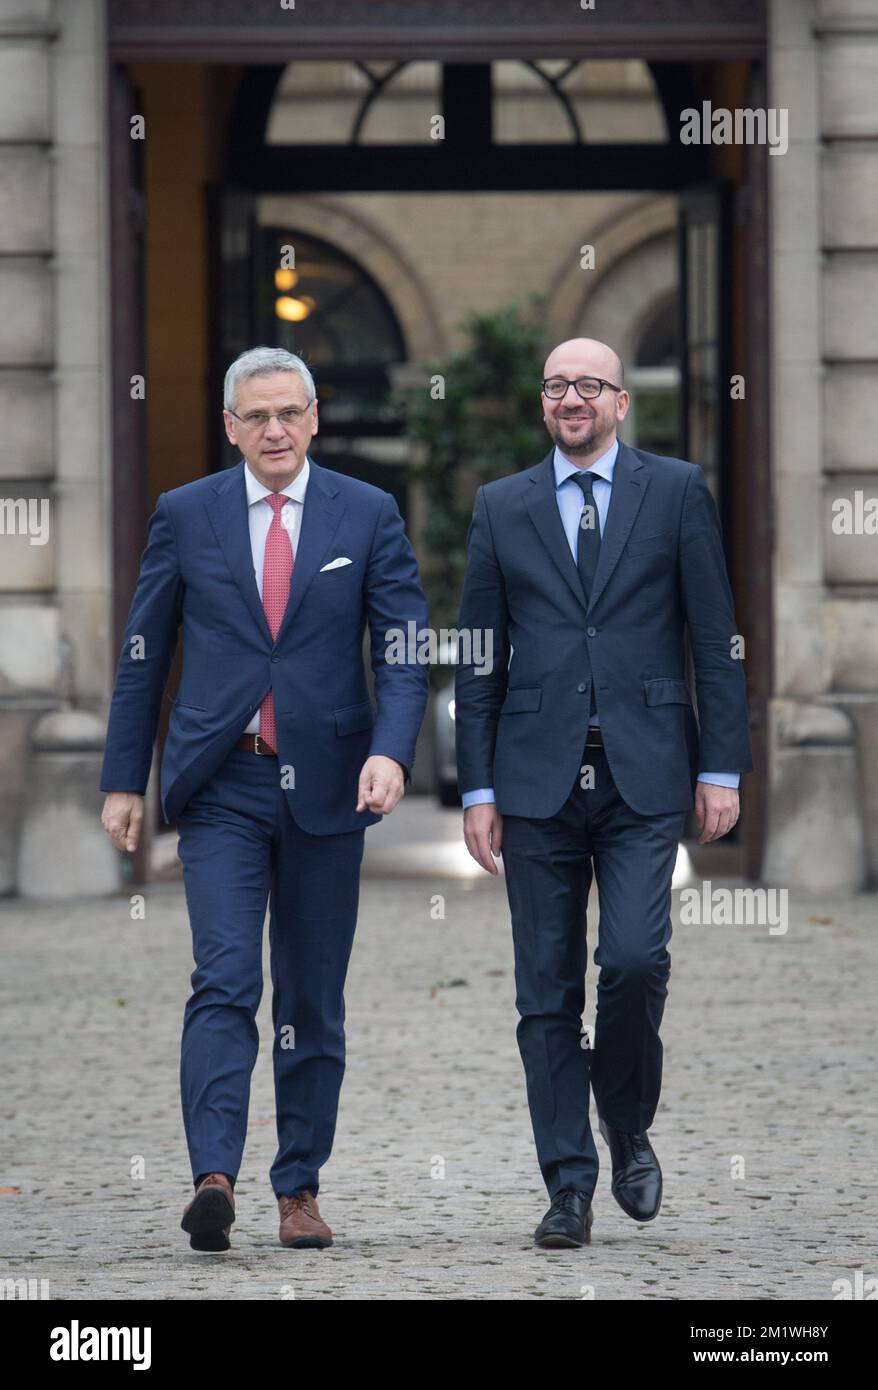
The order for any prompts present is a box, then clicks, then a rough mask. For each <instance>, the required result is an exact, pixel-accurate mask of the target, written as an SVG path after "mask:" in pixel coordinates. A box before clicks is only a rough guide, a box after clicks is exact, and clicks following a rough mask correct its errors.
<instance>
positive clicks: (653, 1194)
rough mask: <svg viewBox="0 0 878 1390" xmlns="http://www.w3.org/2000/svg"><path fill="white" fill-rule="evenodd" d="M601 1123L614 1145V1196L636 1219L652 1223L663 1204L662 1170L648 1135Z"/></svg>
mask: <svg viewBox="0 0 878 1390" xmlns="http://www.w3.org/2000/svg"><path fill="white" fill-rule="evenodd" d="M598 1124H599V1126H600V1131H601V1134H602V1135H603V1136H604V1138H605V1139H606V1141H607V1143H608V1144H609V1146H610V1158H611V1159H612V1161H613V1182H612V1191H613V1196H614V1197H615V1199H616V1201H617V1202H618V1203H619V1206H620V1207H621V1208H622V1210H623V1211H624V1213H625V1215H626V1216H630V1217H631V1218H632V1220H634V1221H652V1219H653V1217H655V1216H658V1213H659V1207H660V1206H661V1204H662V1170H661V1168H660V1167H659V1161H658V1159H657V1158H656V1156H655V1154H654V1152H653V1148H652V1145H651V1144H650V1142H649V1139H648V1137H647V1135H646V1132H645V1131H644V1133H643V1134H627V1133H626V1132H625V1130H623V1129H613V1127H612V1125H608V1124H607V1122H606V1120H602V1119H601V1118H600V1116H599V1117H598Z"/></svg>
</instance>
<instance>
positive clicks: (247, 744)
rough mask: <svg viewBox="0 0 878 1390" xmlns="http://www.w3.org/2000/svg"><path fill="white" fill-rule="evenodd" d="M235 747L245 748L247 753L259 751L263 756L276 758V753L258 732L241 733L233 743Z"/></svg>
mask: <svg viewBox="0 0 878 1390" xmlns="http://www.w3.org/2000/svg"><path fill="white" fill-rule="evenodd" d="M235 747H236V748H246V750H247V752H248V753H259V754H261V755H262V756H263V757H266V756H267V757H270V758H276V757H277V753H276V752H275V751H274V749H273V748H272V747H271V745H270V744H268V743H266V742H265V739H264V738H262V737H261V735H260V734H242V735H241V737H240V738H239V739H238V742H237V743H236V744H235Z"/></svg>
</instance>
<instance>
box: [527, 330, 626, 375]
mask: <svg viewBox="0 0 878 1390" xmlns="http://www.w3.org/2000/svg"><path fill="white" fill-rule="evenodd" d="M543 376H544V377H549V376H566V377H567V378H568V379H569V380H571V381H575V380H576V379H577V378H578V377H581V376H599V377H602V378H603V380H604V381H611V382H612V383H613V385H614V386H624V385H625V368H624V367H623V366H622V359H621V357H620V356H619V354H618V352H616V351H615V350H614V349H613V348H611V347H610V346H609V344H608V343H602V342H600V341H599V340H598V339H597V338H568V339H567V341H566V343H559V344H558V346H557V347H556V348H553V349H552V351H551V352H550V353H549V355H548V357H547V358H546V365H545V366H544V368H543Z"/></svg>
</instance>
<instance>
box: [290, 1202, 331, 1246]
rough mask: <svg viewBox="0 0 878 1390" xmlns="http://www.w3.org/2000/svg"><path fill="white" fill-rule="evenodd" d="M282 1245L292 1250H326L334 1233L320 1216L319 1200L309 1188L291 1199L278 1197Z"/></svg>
mask: <svg viewBox="0 0 878 1390" xmlns="http://www.w3.org/2000/svg"><path fill="white" fill-rule="evenodd" d="M277 1205H278V1209H279V1211H280V1243H281V1245H286V1246H287V1248H288V1249H292V1250H324V1249H325V1248H326V1246H327V1245H331V1244H332V1231H331V1230H330V1229H329V1227H328V1226H327V1224H326V1222H325V1221H324V1220H323V1218H322V1217H321V1215H320V1211H319V1209H318V1206H317V1198H316V1197H314V1196H313V1195H312V1194H311V1193H310V1192H309V1191H308V1190H307V1188H303V1189H302V1191H301V1192H295V1193H293V1195H292V1196H291V1197H278V1199H277Z"/></svg>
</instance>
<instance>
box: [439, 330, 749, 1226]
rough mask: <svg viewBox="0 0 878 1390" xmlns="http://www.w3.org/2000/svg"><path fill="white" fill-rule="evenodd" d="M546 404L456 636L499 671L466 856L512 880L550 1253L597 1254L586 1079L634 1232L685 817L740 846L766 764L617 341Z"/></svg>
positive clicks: (706, 537)
mask: <svg viewBox="0 0 878 1390" xmlns="http://www.w3.org/2000/svg"><path fill="white" fill-rule="evenodd" d="M542 404H543V417H544V420H545V424H546V428H547V429H548V432H549V434H550V435H551V437H552V440H553V441H554V447H553V449H552V450H551V451H550V453H549V454H547V456H546V457H545V458H544V459H543V461H542V463H539V464H537V465H536V466H535V467H534V468H529V469H525V470H524V471H523V472H520V473H517V474H514V475H512V476H509V477H505V478H499V479H498V480H497V481H495V482H492V483H488V484H486V485H485V486H484V487H481V488H480V489H479V491H478V494H477V496H476V501H475V507H474V512H473V519H472V524H471V526H470V532H469V538H468V563H467V570H466V577H465V581H464V589H463V596H462V600H461V610H460V624H459V625H460V628H461V629H462V630H464V631H482V632H484V631H490V632H491V633H492V641H493V651H494V663H493V666H492V668H491V670H490V671H485V670H483V669H480V668H479V667H477V666H476V665H474V664H472V663H461V664H460V666H459V667H458V670H457V676H456V699H455V719H456V739H457V759H458V782H459V786H460V790H461V793H462V799H463V805H464V836H465V840H466V844H467V847H468V849H469V852H470V854H471V855H472V856H473V858H474V859H476V861H477V862H478V863H479V864H481V865H482V867H483V868H485V869H486V870H488V872H490V873H494V874H496V872H497V868H496V865H495V863H494V859H495V858H496V857H498V856H499V855H500V854H501V853H502V856H503V866H504V871H505V875H506V888H507V894H508V898H509V906H510V912H511V918H512V935H513V945H514V952H515V978H516V1004H517V1008H518V1012H519V1015H520V1018H519V1023H518V1042H519V1048H520V1051H521V1056H522V1061H523V1063H524V1069H525V1076H526V1081H527V1093H528V1104H529V1107H530V1113H531V1120H532V1124H533V1131H534V1139H535V1141H536V1148H537V1156H538V1159H539V1163H540V1169H541V1172H542V1176H543V1179H544V1181H545V1184H546V1188H547V1190H548V1193H549V1197H550V1199H551V1205H550V1207H549V1210H548V1211H547V1212H546V1215H545V1216H544V1218H543V1220H542V1221H541V1223H540V1225H539V1226H538V1227H537V1229H536V1232H535V1237H534V1238H535V1241H536V1243H537V1244H538V1245H541V1246H577V1245H582V1244H584V1243H586V1242H587V1241H588V1240H589V1239H590V1230H591V1225H592V1219H593V1218H592V1210H591V1200H592V1194H593V1192H594V1188H595V1184H596V1182H597V1175H598V1156H597V1150H596V1148H595V1143H594V1139H593V1137H592V1132H591V1128H590V1125H589V1114H588V1112H589V1085H591V1088H592V1089H593V1091H594V1096H595V1103H596V1107H597V1112H598V1119H599V1125H600V1129H601V1133H602V1134H603V1136H604V1138H605V1140H606V1141H607V1143H608V1145H609V1149H610V1157H611V1161H612V1168H613V1179H612V1191H613V1195H614V1196H615V1198H616V1200H617V1202H618V1203H619V1205H620V1206H621V1207H622V1209H623V1211H625V1212H626V1214H627V1215H628V1216H630V1217H632V1218H633V1219H634V1220H636V1221H650V1220H652V1218H653V1217H654V1216H656V1215H657V1214H658V1210H659V1206H660V1204H661V1196H662V1178H661V1169H660V1167H659V1164H658V1160H657V1158H656V1155H655V1152H654V1151H653V1148H652V1145H651V1144H650V1141H649V1137H648V1134H647V1131H648V1130H649V1128H650V1125H651V1124H652V1121H653V1117H654V1115H655V1111H656V1107H657V1105H658V1099H659V1092H660V1088H661V1075H662V1044H661V1041H660V1038H659V1025H660V1023H661V1019H662V1013H663V1010H664V1002H665V998H666V996H667V981H668V976H669V974H670V963H671V960H670V954H669V952H668V950H667V945H668V941H669V939H670V936H671V918H670V900H671V878H672V873H673V869H674V863H675V860H676V855H677V844H678V841H679V839H680V835H681V833H682V830H683V825H684V821H685V814H686V812H687V811H688V810H690V809H692V808H693V805H694V810H695V815H696V819H697V821H698V825H699V831H700V842H701V843H705V842H706V841H708V840H715V839H718V838H719V837H720V836H721V835H725V834H726V833H727V832H728V831H729V830H730V829H731V828H732V826H733V825H734V824H735V822H736V821H737V819H738V791H737V787H738V781H739V776H740V774H741V773H742V772H748V771H751V770H752V766H753V764H752V760H751V750H750V738H749V728H748V717H747V702H746V694H745V681H744V672H743V665H742V661H741V659H740V658H741V655H742V649H743V643H742V640H741V638H740V634H739V633H738V632H737V628H736V624H735V615H734V610H733V604H732V596H731V592H730V589H729V583H728V578H727V575H726V567H725V560H724V556H723V547H722V539H721V535H720V527H719V520H718V517H717V513H716V507H715V505H714V502H713V499H712V497H711V494H710V492H709V490H708V488H707V485H706V483H705V480H704V475H703V473H702V471H701V469H700V468H698V467H697V466H696V465H695V464H692V463H687V462H685V461H684V460H682V459H675V458H662V457H659V456H658V455H655V454H649V453H646V452H644V451H643V450H640V449H632V448H628V447H627V446H626V445H625V444H622V443H621V442H620V441H619V440H618V439H617V437H616V427H617V425H618V424H619V422H621V421H622V420H624V418H625V415H626V413H627V411H628V406H629V404H630V398H629V395H628V392H627V391H626V390H625V387H624V379H623V367H622V363H621V361H620V359H619V357H618V355H617V354H616V353H615V352H614V351H613V349H612V348H610V347H608V346H607V345H606V344H605V343H599V342H596V341H595V340H593V339H590V338H577V339H572V340H571V341H569V342H565V343H562V344H561V345H560V346H559V347H557V348H555V350H554V351H553V352H552V353H551V355H550V356H549V358H548V359H547V361H546V364H545V368H544V380H543V383H542ZM687 638H688V646H689V648H690V649H691V655H692V663H693V669H694V676H695V694H696V699H697V717H696V713H695V709H694V708H693V701H692V696H691V694H690V690H689V686H688V684H687V680H686V654H687ZM486 645H487V643H486ZM593 874H594V876H595V878H596V881H597V888H598V899H599V903H600V940H599V945H598V948H597V950H596V952H595V955H594V960H595V964H597V965H599V966H600V979H599V982H598V990H597V1014H596V1024H595V1036H594V1047H593V1049H592V1051H591V1057H590V1059H589V1052H588V1051H587V1050H584V1049H583V1046H582V1042H583V1039H582V1036H581V1034H582V1013H583V1008H584V1003H585V969H586V963H587V951H586V935H585V915H586V903H587V899H588V893H589V889H590V887H591V882H592V875H593Z"/></svg>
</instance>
